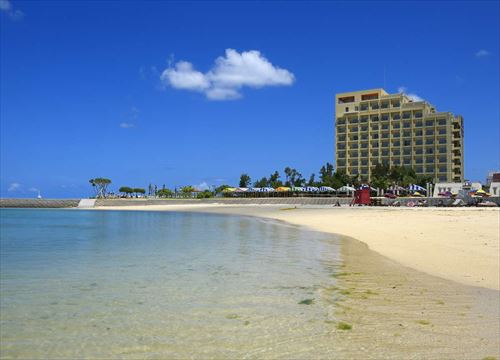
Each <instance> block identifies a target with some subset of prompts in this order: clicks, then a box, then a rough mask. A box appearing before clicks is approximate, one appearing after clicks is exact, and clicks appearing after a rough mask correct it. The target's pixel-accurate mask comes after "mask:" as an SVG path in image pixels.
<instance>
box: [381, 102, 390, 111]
mask: <svg viewBox="0 0 500 360" xmlns="http://www.w3.org/2000/svg"><path fill="white" fill-rule="evenodd" d="M380 107H381V108H382V109H387V108H388V107H389V103H387V102H383V103H382V104H381V105H380Z"/></svg>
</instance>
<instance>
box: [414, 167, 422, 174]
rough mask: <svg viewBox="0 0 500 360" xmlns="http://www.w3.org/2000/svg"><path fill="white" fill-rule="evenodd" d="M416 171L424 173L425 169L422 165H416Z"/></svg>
mask: <svg viewBox="0 0 500 360" xmlns="http://www.w3.org/2000/svg"><path fill="white" fill-rule="evenodd" d="M415 171H416V172H418V173H422V172H424V169H423V168H422V166H417V167H415Z"/></svg>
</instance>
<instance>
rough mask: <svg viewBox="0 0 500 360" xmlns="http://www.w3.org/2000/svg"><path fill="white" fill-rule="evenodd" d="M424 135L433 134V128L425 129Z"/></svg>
mask: <svg viewBox="0 0 500 360" xmlns="http://www.w3.org/2000/svg"><path fill="white" fill-rule="evenodd" d="M425 135H434V130H432V129H427V130H425Z"/></svg>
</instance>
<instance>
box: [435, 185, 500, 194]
mask: <svg viewBox="0 0 500 360" xmlns="http://www.w3.org/2000/svg"><path fill="white" fill-rule="evenodd" d="M482 188H483V187H482V185H481V183H480V182H473V183H471V182H464V183H455V182H446V183H437V184H436V185H435V186H434V193H433V194H432V196H433V197H437V196H438V194H439V193H443V192H447V191H449V192H451V193H452V194H458V192H459V191H460V190H470V191H472V190H479V189H482ZM497 196H498V195H497Z"/></svg>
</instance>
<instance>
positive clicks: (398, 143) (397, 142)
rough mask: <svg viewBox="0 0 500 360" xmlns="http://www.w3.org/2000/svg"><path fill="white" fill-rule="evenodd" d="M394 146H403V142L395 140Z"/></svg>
mask: <svg viewBox="0 0 500 360" xmlns="http://www.w3.org/2000/svg"><path fill="white" fill-rule="evenodd" d="M392 146H401V142H400V141H399V140H395V141H393V142H392Z"/></svg>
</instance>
